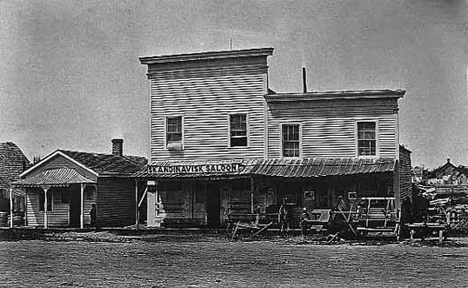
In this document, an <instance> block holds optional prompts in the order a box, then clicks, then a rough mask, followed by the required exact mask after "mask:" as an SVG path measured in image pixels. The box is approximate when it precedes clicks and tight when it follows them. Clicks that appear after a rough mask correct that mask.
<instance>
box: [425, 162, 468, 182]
mask: <svg viewBox="0 0 468 288" xmlns="http://www.w3.org/2000/svg"><path fill="white" fill-rule="evenodd" d="M426 182H427V184H429V185H444V184H450V185H466V184H468V169H467V167H465V166H463V165H459V166H455V165H453V164H452V163H451V162H450V158H447V162H446V163H445V164H444V165H442V166H439V167H437V168H435V169H434V170H432V171H430V172H429V174H428V176H427V180H426Z"/></svg>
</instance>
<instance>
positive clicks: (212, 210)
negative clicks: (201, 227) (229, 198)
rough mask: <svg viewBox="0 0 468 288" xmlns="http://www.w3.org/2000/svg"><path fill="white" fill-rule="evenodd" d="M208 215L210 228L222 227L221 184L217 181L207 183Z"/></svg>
mask: <svg viewBox="0 0 468 288" xmlns="http://www.w3.org/2000/svg"><path fill="white" fill-rule="evenodd" d="M207 186H208V187H207V198H206V217H207V219H206V220H207V223H206V224H207V227H208V228H214V229H216V228H219V227H220V206H221V203H220V185H219V183H216V182H209V183H208V185H207Z"/></svg>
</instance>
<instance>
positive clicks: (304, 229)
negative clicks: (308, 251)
mask: <svg viewBox="0 0 468 288" xmlns="http://www.w3.org/2000/svg"><path fill="white" fill-rule="evenodd" d="M308 220H310V215H309V213H307V208H305V207H304V208H302V213H301V232H302V239H304V238H305V236H306V235H307V227H308V226H309V221H308Z"/></svg>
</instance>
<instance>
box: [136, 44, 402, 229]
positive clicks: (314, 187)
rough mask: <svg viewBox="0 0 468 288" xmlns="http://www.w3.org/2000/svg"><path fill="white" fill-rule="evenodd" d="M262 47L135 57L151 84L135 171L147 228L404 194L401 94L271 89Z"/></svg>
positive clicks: (212, 222)
mask: <svg viewBox="0 0 468 288" xmlns="http://www.w3.org/2000/svg"><path fill="white" fill-rule="evenodd" d="M272 53H273V48H262V49H248V50H235V51H220V52H203V53H193V54H182V55H168V56H154V57H142V58H140V61H141V63H142V64H144V65H147V67H148V73H147V76H148V79H149V80H150V85H151V102H150V103H151V105H150V109H151V155H150V164H149V165H148V166H147V167H145V168H144V169H143V170H141V171H139V172H137V173H135V174H134V175H133V176H134V177H135V178H136V179H137V181H139V183H140V184H139V185H138V188H137V190H138V191H137V199H136V200H137V202H139V203H140V204H142V203H145V201H146V204H147V205H146V207H147V208H146V209H147V213H146V218H147V219H146V220H147V224H148V226H159V225H166V226H170V225H198V226H208V227H219V226H220V225H222V224H223V223H224V222H225V220H226V217H227V214H229V213H233V211H234V213H235V212H239V213H242V212H245V213H249V212H254V210H255V211H261V212H271V211H275V212H276V211H277V210H278V206H279V205H280V204H281V203H288V204H289V205H291V206H292V207H297V209H301V208H302V207H308V208H310V209H315V208H330V207H332V206H333V205H334V203H335V202H336V200H337V199H338V196H344V197H348V192H356V193H357V195H358V196H395V197H396V199H397V203H398V205H400V204H399V203H400V200H401V198H402V197H408V196H409V194H410V191H409V189H410V188H411V186H410V183H409V182H408V183H406V184H405V183H402V182H401V180H403V179H404V180H405V181H406V180H407V177H405V176H403V177H400V174H401V175H406V174H405V172H404V171H406V170H408V171H409V172H408V171H406V172H408V173H407V174H408V175H410V176H411V174H410V172H411V164H410V162H409V161H410V160H409V159H410V158H409V153H410V152H409V151H408V150H406V149H404V148H403V147H401V146H400V145H399V138H398V137H399V136H398V99H400V98H401V97H403V95H404V94H405V91H403V90H358V91H326V92H307V91H306V92H304V93H275V92H273V91H272V90H270V89H269V87H268V63H267V58H268V56H270V55H272ZM400 155H402V156H403V157H402V159H403V161H399V160H400ZM147 184H149V186H148V187H147V188H146V189H145V188H144V187H143V186H146V185H147ZM402 188H403V190H402ZM353 195H355V194H353Z"/></svg>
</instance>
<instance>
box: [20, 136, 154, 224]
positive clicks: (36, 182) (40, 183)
mask: <svg viewBox="0 0 468 288" xmlns="http://www.w3.org/2000/svg"><path fill="white" fill-rule="evenodd" d="M146 162H147V160H146V158H144V157H137V156H127V155H123V140H122V139H113V140H112V154H101V153H89V152H79V151H69V150H62V149H59V150H56V151H54V152H52V153H51V154H49V155H48V156H46V157H45V158H44V159H43V160H41V161H40V162H38V163H36V164H35V165H34V166H32V167H31V168H29V169H28V170H26V171H24V172H23V173H22V174H21V175H20V177H21V179H20V180H19V181H17V182H15V183H14V185H15V186H16V187H18V188H22V189H23V190H24V191H25V195H26V225H28V226H40V227H44V228H49V227H77V228H78V227H79V228H84V227H86V226H88V225H90V224H91V217H90V213H89V212H90V210H91V206H92V204H93V203H94V204H95V205H96V218H97V219H96V220H97V225H99V226H101V227H122V226H126V225H131V224H134V223H135V219H136V215H135V212H134V211H135V201H132V200H133V199H135V192H134V191H135V188H134V187H135V184H134V183H135V182H134V180H133V179H131V178H130V175H131V174H133V173H134V172H135V171H138V170H139V169H141V168H142V167H143V166H144V165H145V164H146Z"/></svg>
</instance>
